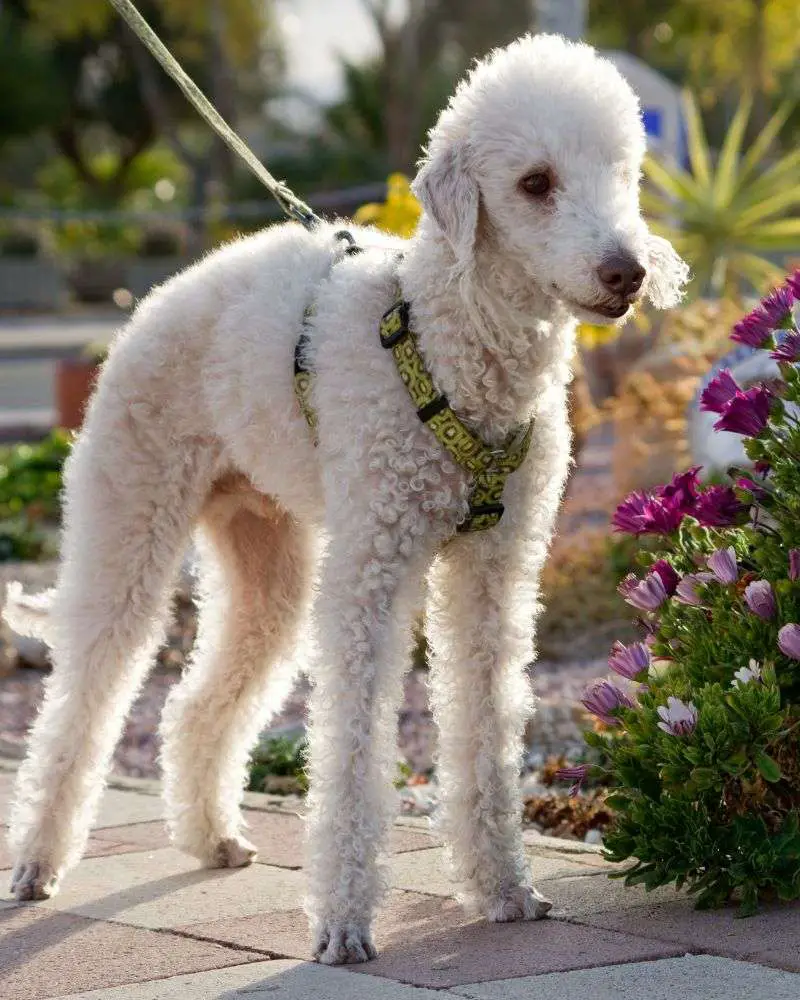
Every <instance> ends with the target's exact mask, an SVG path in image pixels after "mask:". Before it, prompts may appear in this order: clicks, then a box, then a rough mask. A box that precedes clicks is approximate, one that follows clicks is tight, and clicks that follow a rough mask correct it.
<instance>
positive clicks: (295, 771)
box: [247, 736, 308, 792]
mask: <svg viewBox="0 0 800 1000" xmlns="http://www.w3.org/2000/svg"><path fill="white" fill-rule="evenodd" d="M307 754H308V744H307V743H306V741H305V739H300V740H290V739H289V738H288V737H286V736H275V737H273V738H272V739H269V740H266V741H265V742H264V743H261V744H259V746H258V747H257V748H256V749H255V750H254V751H253V755H252V759H251V762H250V776H249V780H248V784H247V788H248V791H251V792H263V791H267V790H273V789H268V788H266V787H265V786H266V785H267V784H269V779H270V778H289V779H292V781H291V783H290V785H287V786H286V787H285V788H284V789H283V790H284V791H297V792H306V791H307V790H308V775H307V774H306V761H307Z"/></svg>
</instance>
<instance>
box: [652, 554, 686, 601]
mask: <svg viewBox="0 0 800 1000" xmlns="http://www.w3.org/2000/svg"><path fill="white" fill-rule="evenodd" d="M652 570H653V572H654V573H658V575H659V576H660V577H661V582H662V583H663V584H664V590H666V592H667V597H672V595H673V594H674V593H675V588H676V587H677V586H678V580H680V576H679V575H678V574H677V573H676V572H675V570H674V569H673V568H672V566H671V565H670V564H669V563H668V562H667V560H666V559H659V560H658V561H657V562H654V563H653V566H652Z"/></svg>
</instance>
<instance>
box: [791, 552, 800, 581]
mask: <svg viewBox="0 0 800 1000" xmlns="http://www.w3.org/2000/svg"><path fill="white" fill-rule="evenodd" d="M798 578H800V549H789V579H790V580H797V579H798Z"/></svg>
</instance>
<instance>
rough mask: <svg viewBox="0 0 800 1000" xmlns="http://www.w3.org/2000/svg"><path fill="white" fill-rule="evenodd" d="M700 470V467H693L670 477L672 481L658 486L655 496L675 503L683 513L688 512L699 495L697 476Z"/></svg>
mask: <svg viewBox="0 0 800 1000" xmlns="http://www.w3.org/2000/svg"><path fill="white" fill-rule="evenodd" d="M701 469H702V465H693V466H692V468H691V469H687V470H686V472H679V473H678V474H677V475H675V476H673V477H672V481H671V482H669V483H667V484H666V486H659V487H658V489H657V490H656V491H655V495H656V496H657V497H661V498H663V499H665V500H671V501H673V502H675V503H677V504H678V505H679V506H680V508H681V510H683V511H687V512H688V511H690V510H691V509H692V507H693V506H694V501H695V500H696V499H697V496H698V494H699V493H700V481H699V479H698V478H697V474H698V473H699V472H700V470H701Z"/></svg>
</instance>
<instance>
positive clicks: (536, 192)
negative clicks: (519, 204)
mask: <svg viewBox="0 0 800 1000" xmlns="http://www.w3.org/2000/svg"><path fill="white" fill-rule="evenodd" d="M519 186H520V187H521V188H522V190H523V191H524V192H525V194H530V195H533V197H534V198H542V197H544V195H546V194H547V193H548V192H549V191H550V189H551V188H552V186H553V179H552V177H551V176H550V174H549V173H548V172H547V171H546V170H537V171H536V172H535V173H533V174H528V175H527V177H523V178H522V180H521V181H520V182H519Z"/></svg>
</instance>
